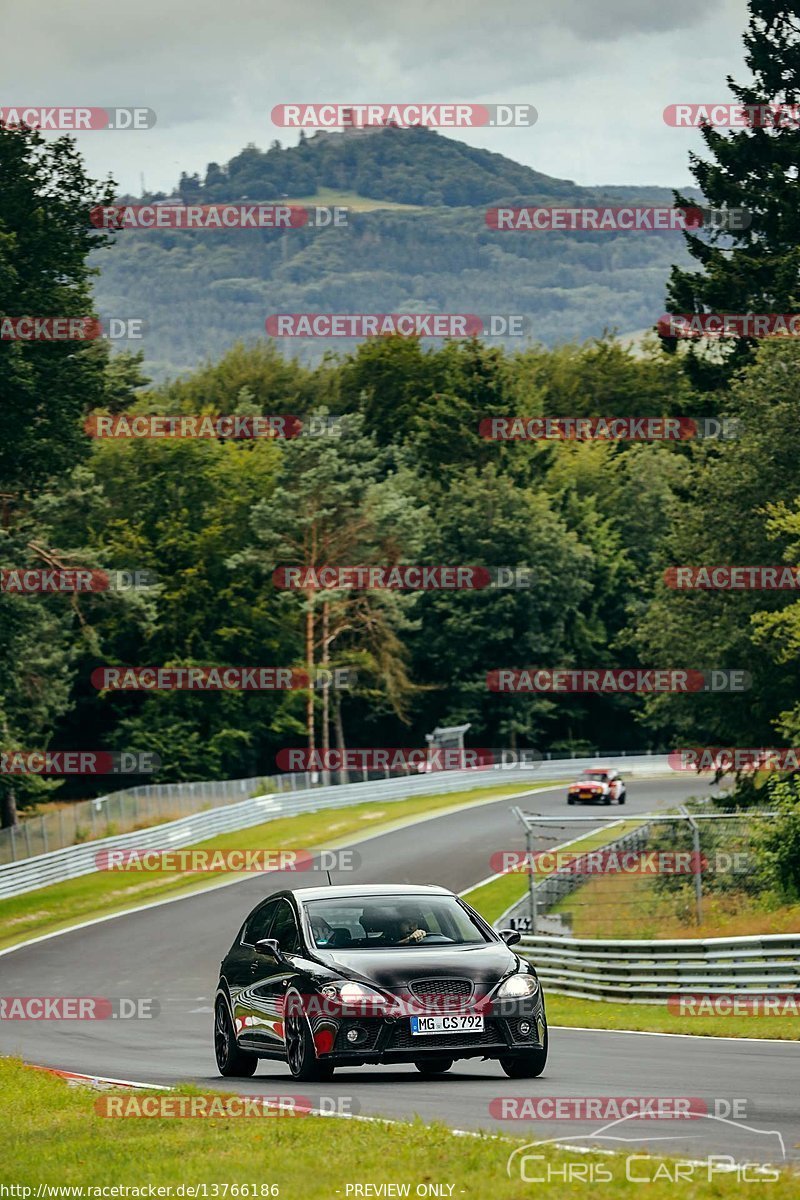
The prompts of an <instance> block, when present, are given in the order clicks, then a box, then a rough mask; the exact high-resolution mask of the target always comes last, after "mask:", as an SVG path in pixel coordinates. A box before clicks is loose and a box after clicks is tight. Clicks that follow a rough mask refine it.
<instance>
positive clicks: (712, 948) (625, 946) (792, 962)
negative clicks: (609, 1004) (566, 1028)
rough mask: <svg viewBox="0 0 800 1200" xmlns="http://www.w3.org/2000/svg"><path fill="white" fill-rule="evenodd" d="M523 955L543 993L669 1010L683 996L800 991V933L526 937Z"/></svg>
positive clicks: (522, 948) (522, 947)
mask: <svg viewBox="0 0 800 1200" xmlns="http://www.w3.org/2000/svg"><path fill="white" fill-rule="evenodd" d="M519 948H520V952H521V954H522V955H523V956H524V957H525V958H527V959H528V960H529V961H530V962H532V963H533V964H534V966H535V967H536V970H537V973H538V975H539V978H540V979H541V981H542V984H543V986H544V988H545V992H547V991H551V992H556V993H558V994H559V995H562V996H580V997H582V998H584V999H587V1000H614V1001H616V1002H617V1003H619V1002H622V1003H627V1004H633V1003H637V1004H664V1003H665V1002H666V1000H667V997H668V996H673V995H676V994H678V993H681V992H683V993H687V992H688V993H691V992H694V993H698V992H699V993H709V992H710V993H714V992H724V993H725V994H728V993H731V992H735V993H736V994H737V995H742V996H747V995H750V996H753V995H762V994H764V993H772V994H776V995H778V994H786V993H789V992H791V993H797V992H800V933H774V934H762V935H757V936H755V937H732V938H705V939H700V938H679V939H672V940H670V939H666V938H665V939H664V940H663V941H661V940H658V941H604V940H602V941H601V940H600V939H597V940H595V939H593V938H558V937H547V936H541V937H532V936H523V938H522V941H521V943H520V947H519Z"/></svg>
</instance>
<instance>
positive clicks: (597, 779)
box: [583, 771, 608, 783]
mask: <svg viewBox="0 0 800 1200" xmlns="http://www.w3.org/2000/svg"><path fill="white" fill-rule="evenodd" d="M583 778H584V779H585V780H587V782H588V781H589V780H591V782H592V783H608V775H606V773H605V771H584V772H583Z"/></svg>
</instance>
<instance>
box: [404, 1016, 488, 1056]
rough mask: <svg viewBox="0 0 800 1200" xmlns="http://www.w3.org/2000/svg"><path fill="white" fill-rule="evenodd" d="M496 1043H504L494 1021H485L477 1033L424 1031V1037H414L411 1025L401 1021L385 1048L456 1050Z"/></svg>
mask: <svg viewBox="0 0 800 1200" xmlns="http://www.w3.org/2000/svg"><path fill="white" fill-rule="evenodd" d="M498 1043H499V1044H500V1045H505V1039H504V1038H503V1037H502V1035H501V1034H500V1030H499V1028H498V1025H497V1022H496V1021H487V1022H486V1023H485V1025H484V1028H483V1029H482V1030H481V1031H480V1032H479V1033H426V1034H425V1036H424V1037H415V1036H414V1035H413V1034H412V1032H411V1025H410V1024H409V1023H408V1022H406V1021H402V1022H401V1023H400V1024H398V1025H396V1026H395V1028H394V1030H393V1031H392V1036H391V1038H390V1040H389V1043H388V1045H387V1046H386V1049H387V1050H412V1049H413V1050H430V1049H432V1048H433V1049H436V1050H439V1049H442V1050H446V1049H448V1048H450V1049H452V1050H456V1049H459V1048H464V1047H470V1046H496V1045H498Z"/></svg>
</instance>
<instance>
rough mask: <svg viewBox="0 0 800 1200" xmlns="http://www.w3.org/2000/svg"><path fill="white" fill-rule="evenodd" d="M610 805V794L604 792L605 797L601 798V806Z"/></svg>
mask: <svg viewBox="0 0 800 1200" xmlns="http://www.w3.org/2000/svg"><path fill="white" fill-rule="evenodd" d="M610 803H611V792H606V794H605V796H603V804H610Z"/></svg>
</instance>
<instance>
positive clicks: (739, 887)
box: [498, 809, 774, 938]
mask: <svg viewBox="0 0 800 1200" xmlns="http://www.w3.org/2000/svg"><path fill="white" fill-rule="evenodd" d="M516 812H517V815H518V817H519V819H520V821H521V822H522V825H523V827H524V830H525V838H526V851H525V853H524V855H523V853H522V852H521V851H520V852H518V853H517V855H516V861H515V858H514V854H513V852H510V853H509V854H508V856H507V860H506V863H505V864H504V866H505V869H507V870H509V871H519V872H520V873H521V875H522V876H524V878H523V879H521V880H520V898H519V900H517V901H516V902H515V903H514V904H513V905H512V906H511V907H510V908H509V909H508V910H507V911H506V912H505V913H504V914H503V916H502V918H501V919H500V921H498V925H500V924H505V925H511V926H512V927H513V928H518V929H520V930H523V931H525V932H530V933H537V934H548V935H555V936H564V937H576V938H583V937H586V938H659V937H669V936H671V937H678V936H680V934H681V932H683V933H684V934H685V932H686V931H687V930H691V929H692V928H694V929H697V928H700V929H702V928H703V927H706V928H707V927H709V926H713V925H719V924H720V923H722V922H730V921H731V920H737V919H740V920H741V922H742V923H746V922H747V920H748V918H749V917H751V916H752V912H753V908H754V907H755V906H756V904H757V903H758V900H759V898H761V899H763V891H764V878H763V873H762V868H761V863H760V860H759V856H758V853H757V851H758V841H759V833H760V831H762V830H763V829H764V822H765V821H767V820H768V819H769V818H771V817H773V816H774V814H773V813H768V812H761V811H759V812H756V811H749V812H740V813H736V814H733V813H721V812H708V811H705V812H689V811H688V810H686V809H682V810H681V811H680V812H678V813H671V814H664V815H661V814H650V815H648V816H645V817H631V818H627V819H626V818H620V817H608V816H603V817H601V816H599V814H597V813H596V812H593V813H592V815H591V816H590V815H588V814H587V815H585V816H583V815H582V816H572V815H570V816H563V817H543V816H540V815H538V814H534V813H523V812H521V811H520V810H519V809H517V810H516ZM598 824H599V825H601V828H600V829H599V830H598V828H597V826H598ZM742 932H743V933H746V932H749V930H748V929H745V928H743V929H742Z"/></svg>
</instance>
